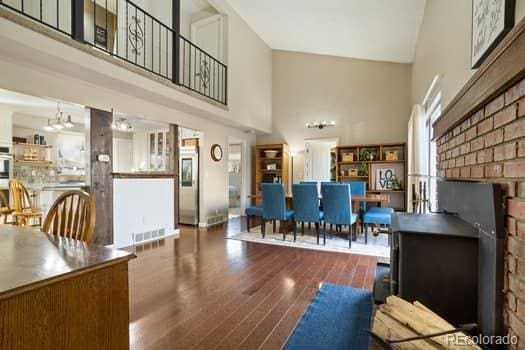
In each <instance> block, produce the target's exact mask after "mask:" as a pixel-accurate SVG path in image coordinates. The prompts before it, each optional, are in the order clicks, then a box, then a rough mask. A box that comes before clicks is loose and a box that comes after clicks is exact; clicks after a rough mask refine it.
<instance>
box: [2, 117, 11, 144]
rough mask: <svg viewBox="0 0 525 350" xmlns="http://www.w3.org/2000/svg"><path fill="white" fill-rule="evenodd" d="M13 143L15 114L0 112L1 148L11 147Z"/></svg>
mask: <svg viewBox="0 0 525 350" xmlns="http://www.w3.org/2000/svg"><path fill="white" fill-rule="evenodd" d="M12 142H13V113H12V112H8V111H0V146H4V147H5V146H10V145H11V143H12Z"/></svg>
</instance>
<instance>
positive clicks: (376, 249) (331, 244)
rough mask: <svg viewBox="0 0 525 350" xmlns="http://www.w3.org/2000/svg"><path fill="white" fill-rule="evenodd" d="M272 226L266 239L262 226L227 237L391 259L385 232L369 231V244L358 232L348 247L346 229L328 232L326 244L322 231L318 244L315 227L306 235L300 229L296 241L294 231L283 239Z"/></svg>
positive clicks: (267, 232)
mask: <svg viewBox="0 0 525 350" xmlns="http://www.w3.org/2000/svg"><path fill="white" fill-rule="evenodd" d="M270 226H271V225H268V226H267V229H266V236H265V238H264V239H263V238H262V234H261V226H256V227H253V228H251V229H250V231H249V232H248V231H243V232H240V233H238V234H235V235H232V236H229V237H226V238H228V239H233V240H239V241H245V242H254V243H262V244H272V245H280V246H287V247H295V248H303V249H314V250H320V251H328V252H337V253H351V254H362V255H370V256H375V257H377V258H378V261H380V262H388V261H389V259H390V247H389V245H388V235H387V234H385V233H379V234H378V235H377V236H374V235H373V234H372V233H371V232H369V233H368V243H367V244H365V242H364V234H363V233H357V240H356V241H352V247H351V248H348V239H347V232H346V231H343V232H342V233H339V234H334V235H333V237H332V238H330V235H329V234H328V232H327V234H326V245H323V234H322V232H321V235H320V240H319V243H320V244H317V234H316V232H315V229H313V227H312V229H306V230H305V234H304V236H303V235H301V230H300V229H299V230H298V231H297V240H296V242H294V241H293V234H292V233H288V234H286V239H285V240H284V241H283V234H282V233H279V225H277V229H276V231H275V233H273V232H272V230H271V227H270ZM321 231H322V230H321Z"/></svg>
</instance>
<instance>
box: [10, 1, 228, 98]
mask: <svg viewBox="0 0 525 350" xmlns="http://www.w3.org/2000/svg"><path fill="white" fill-rule="evenodd" d="M0 4H2V5H4V6H6V7H8V8H10V9H12V10H14V11H17V12H19V13H21V14H23V15H26V16H28V17H30V18H32V19H34V20H36V21H38V22H40V23H42V24H44V25H46V26H48V27H51V28H54V29H56V30H58V31H60V32H62V33H63V34H66V35H68V36H71V37H73V39H75V40H77V41H80V42H83V43H86V44H89V45H91V46H93V47H96V48H97V49H99V50H102V51H104V52H106V53H108V54H110V55H112V56H115V57H118V58H120V59H123V60H125V61H127V62H129V63H132V64H134V65H136V66H139V67H141V68H143V69H145V70H147V71H149V72H151V73H153V74H156V75H158V76H160V77H162V78H165V79H168V80H170V81H172V82H174V83H176V84H178V85H182V86H184V87H186V88H188V89H189V90H191V91H194V92H197V93H199V94H201V95H203V96H206V97H208V98H210V99H212V100H214V101H217V102H220V103H222V104H227V89H228V84H227V82H228V67H227V66H226V65H224V64H223V63H221V62H220V61H219V60H218V59H216V58H214V57H213V56H212V55H210V54H208V53H207V52H205V51H204V50H202V49H201V48H199V47H198V46H197V45H195V44H193V43H192V42H191V41H189V40H188V39H186V38H184V37H182V36H181V35H178V34H177V33H176V32H175V31H173V30H172V29H171V28H170V27H168V26H167V25H165V24H163V23H162V22H160V21H159V20H158V19H156V18H155V17H153V16H151V15H150V14H149V13H148V12H147V11H145V10H143V9H142V8H140V7H139V6H137V5H136V4H134V3H133V2H131V1H130V0H0ZM177 42H178V45H176V43H177ZM174 58H179V59H178V60H174Z"/></svg>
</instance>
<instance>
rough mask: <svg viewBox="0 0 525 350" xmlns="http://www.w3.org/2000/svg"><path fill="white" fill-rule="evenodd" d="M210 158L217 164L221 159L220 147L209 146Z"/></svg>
mask: <svg viewBox="0 0 525 350" xmlns="http://www.w3.org/2000/svg"><path fill="white" fill-rule="evenodd" d="M211 158H212V159H213V160H214V161H216V162H218V161H220V160H221V159H222V148H221V146H220V145H217V144H215V145H213V146H211Z"/></svg>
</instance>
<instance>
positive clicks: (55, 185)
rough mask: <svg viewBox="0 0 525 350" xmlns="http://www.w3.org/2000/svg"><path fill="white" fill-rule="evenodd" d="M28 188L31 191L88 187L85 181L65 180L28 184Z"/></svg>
mask: <svg viewBox="0 0 525 350" xmlns="http://www.w3.org/2000/svg"><path fill="white" fill-rule="evenodd" d="M26 187H27V189H28V190H31V191H54V190H69V189H72V190H74V189H81V188H84V187H86V183H85V182H65V183H43V184H27V185H26Z"/></svg>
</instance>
